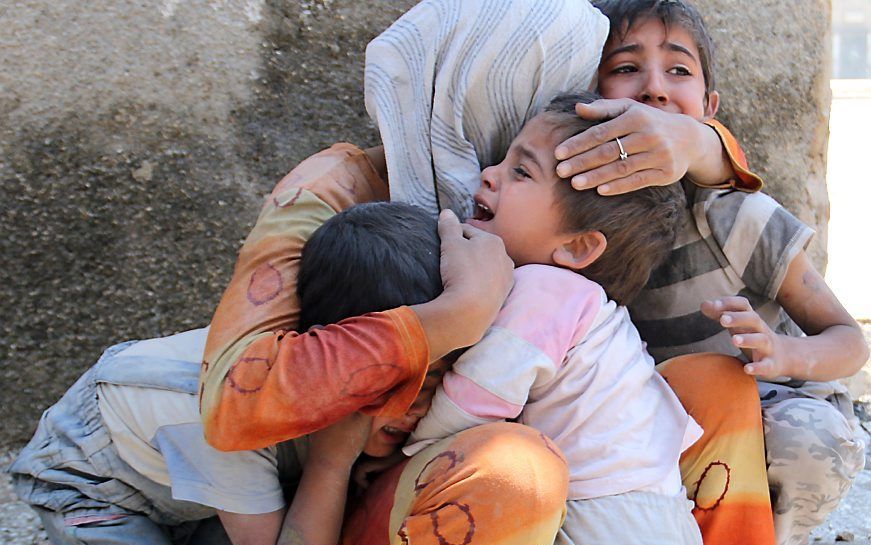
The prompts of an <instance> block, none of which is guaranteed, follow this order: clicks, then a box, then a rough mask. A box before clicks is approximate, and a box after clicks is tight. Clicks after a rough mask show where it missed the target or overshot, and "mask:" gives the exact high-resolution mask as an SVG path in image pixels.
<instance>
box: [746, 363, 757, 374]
mask: <svg viewBox="0 0 871 545" xmlns="http://www.w3.org/2000/svg"><path fill="white" fill-rule="evenodd" d="M754 371H756V368H755V367H753V366H752V365H745V366H744V372H745V373H747V374H748V375H752V374H753V372H754Z"/></svg>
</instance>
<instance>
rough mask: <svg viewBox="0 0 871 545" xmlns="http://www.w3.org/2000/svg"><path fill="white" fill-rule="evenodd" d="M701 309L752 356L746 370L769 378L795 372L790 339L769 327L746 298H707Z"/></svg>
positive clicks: (734, 342)
mask: <svg viewBox="0 0 871 545" xmlns="http://www.w3.org/2000/svg"><path fill="white" fill-rule="evenodd" d="M701 310H702V314H704V315H705V316H707V317H708V318H710V319H712V320H716V321H717V322H719V324H720V325H721V326H723V327H725V328H726V329H728V330H729V334H731V335H732V344H734V345H735V346H737V347H738V348H740V349H741V351H742V352H744V354H745V355H746V356H747V357H748V358H749V359H750V363H748V364H747V365H745V366H744V372H745V373H747V374H748V375H755V376H760V377H763V378H769V379H770V378H775V377H780V376H789V375H790V374H791V373H790V369H789V365H788V363H787V362H788V359H789V358H788V356H787V353H788V349H787V347H786V346H784V341H785V340H787V338H786V337H784V336H783V335H778V334H777V333H775V332H774V331H773V330H772V329H771V328H770V327H768V324H767V323H765V320H763V319H762V317H761V316H759V314H757V313H756V311H755V310H753V307H752V306H750V301H748V300H747V299H746V298H745V297H740V296H737V295H736V296H732V297H721V298H720V299H715V300H713V301H705V302H704V303H702V306H701Z"/></svg>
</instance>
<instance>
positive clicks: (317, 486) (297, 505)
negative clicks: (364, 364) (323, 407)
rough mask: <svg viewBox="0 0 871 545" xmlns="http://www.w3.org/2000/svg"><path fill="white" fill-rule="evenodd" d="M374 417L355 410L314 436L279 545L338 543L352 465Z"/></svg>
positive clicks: (283, 526) (363, 444) (326, 544)
mask: <svg viewBox="0 0 871 545" xmlns="http://www.w3.org/2000/svg"><path fill="white" fill-rule="evenodd" d="M371 428H372V418H371V417H368V416H364V415H363V414H361V413H354V414H352V415H350V416H348V417H347V418H345V419H344V420H342V421H340V422H337V423H336V424H333V425H332V426H330V427H328V428H324V429H323V430H320V431H318V432H316V433H313V434H312V435H311V443H310V446H309V452H308V458H307V460H306V463H305V467H304V469H303V473H302V479H301V480H300V483H299V487H298V488H297V491H296V495H295V496H294V497H293V502H292V503H291V505H290V508H289V509H288V510H287V516H286V517H285V519H284V524H283V525H282V528H281V535H280V536H279V538H278V545H336V544H337V543H338V542H339V534H340V532H341V529H342V517H343V515H344V511H345V500H346V499H347V495H348V483H349V481H350V476H351V468H352V467H353V465H354V462H355V461H356V460H357V458H358V457H359V456H360V453H361V452H363V447H364V446H365V444H366V440H367V438H368V437H369V433H370V430H371Z"/></svg>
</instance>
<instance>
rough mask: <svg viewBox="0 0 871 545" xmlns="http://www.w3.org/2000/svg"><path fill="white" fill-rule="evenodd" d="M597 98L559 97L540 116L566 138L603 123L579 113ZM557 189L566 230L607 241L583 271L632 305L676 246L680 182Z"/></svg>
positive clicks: (560, 185) (564, 183) (614, 296)
mask: <svg viewBox="0 0 871 545" xmlns="http://www.w3.org/2000/svg"><path fill="white" fill-rule="evenodd" d="M597 98H599V97H598V96H597V95H595V94H593V93H588V92H581V93H577V94H565V95H560V96H558V97H556V98H554V99H553V100H552V101H551V102H550V104H549V105H548V106H547V108H546V109H545V112H544V113H543V114H541V115H543V116H547V119H548V120H549V121H550V122H552V123H553V125H554V130H556V131H560V132H561V136H560V140H564V139H565V138H568V137H570V136H574V135H575V134H579V133H582V132H584V131H586V130H587V129H589V128H590V127H593V126H594V125H598V124H599V122H598V121H590V120H586V119H583V118H581V117H579V116H578V115H577V114H576V113H575V104H577V103H578V102H583V103H585V104H588V103H590V102H592V101H594V100H596V99H597ZM555 191H556V198H555V201H556V204H557V207H558V209H559V212H560V213H561V214H562V227H563V229H564V230H565V232H567V233H583V232H587V231H599V232H601V233H602V234H603V235H605V239H606V240H607V245H606V247H605V251H604V252H603V253H602V255H601V256H600V257H599V259H597V260H596V261H594V262H593V263H592V264H591V265H589V266H587V267H585V268H584V269H582V270H581V271H580V272H581V274H583V275H584V276H585V277H587V278H589V279H590V280H593V281H595V282H597V283H599V285H601V286H602V287H603V288H604V289H605V293H607V294H608V297H610V298H611V299H613V300H615V301H617V302H618V303H619V304H621V305H628V304H629V303H631V302H632V300H633V299H634V298H635V297H636V296H637V295H638V293H639V292H640V291H641V289H642V288H643V287H644V286H645V284H647V280H648V278H649V277H650V273H651V272H652V271H653V270H654V269H655V268H656V267H657V266H659V265H660V264H661V263H662V262H663V261H664V260H665V258H666V257H667V256H668V253H669V251H670V250H671V248H672V246H673V245H674V241H675V236H676V234H677V228H678V221H679V218H680V210H681V208H683V207H685V206H686V197H685V196H684V193H683V189H682V188H681V186H680V184H670V185H668V186H664V187H645V188H643V189H639V190H636V191H631V192H629V193H625V194H623V195H614V196H607V197H606V196H602V195H599V193H598V192H597V191H596V189H586V190H583V191H578V190H576V189H574V188H573V187H572V185H571V183H570V181H569V180H567V179H564V180H561V181H560V182H559V183H557V184H556V188H555Z"/></svg>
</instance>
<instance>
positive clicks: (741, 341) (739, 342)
mask: <svg viewBox="0 0 871 545" xmlns="http://www.w3.org/2000/svg"><path fill="white" fill-rule="evenodd" d="M732 339H733V340H734V341H735V344H737V345H739V346H740V345H741V343H743V342H744V337H741V336H736V337H732Z"/></svg>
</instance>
